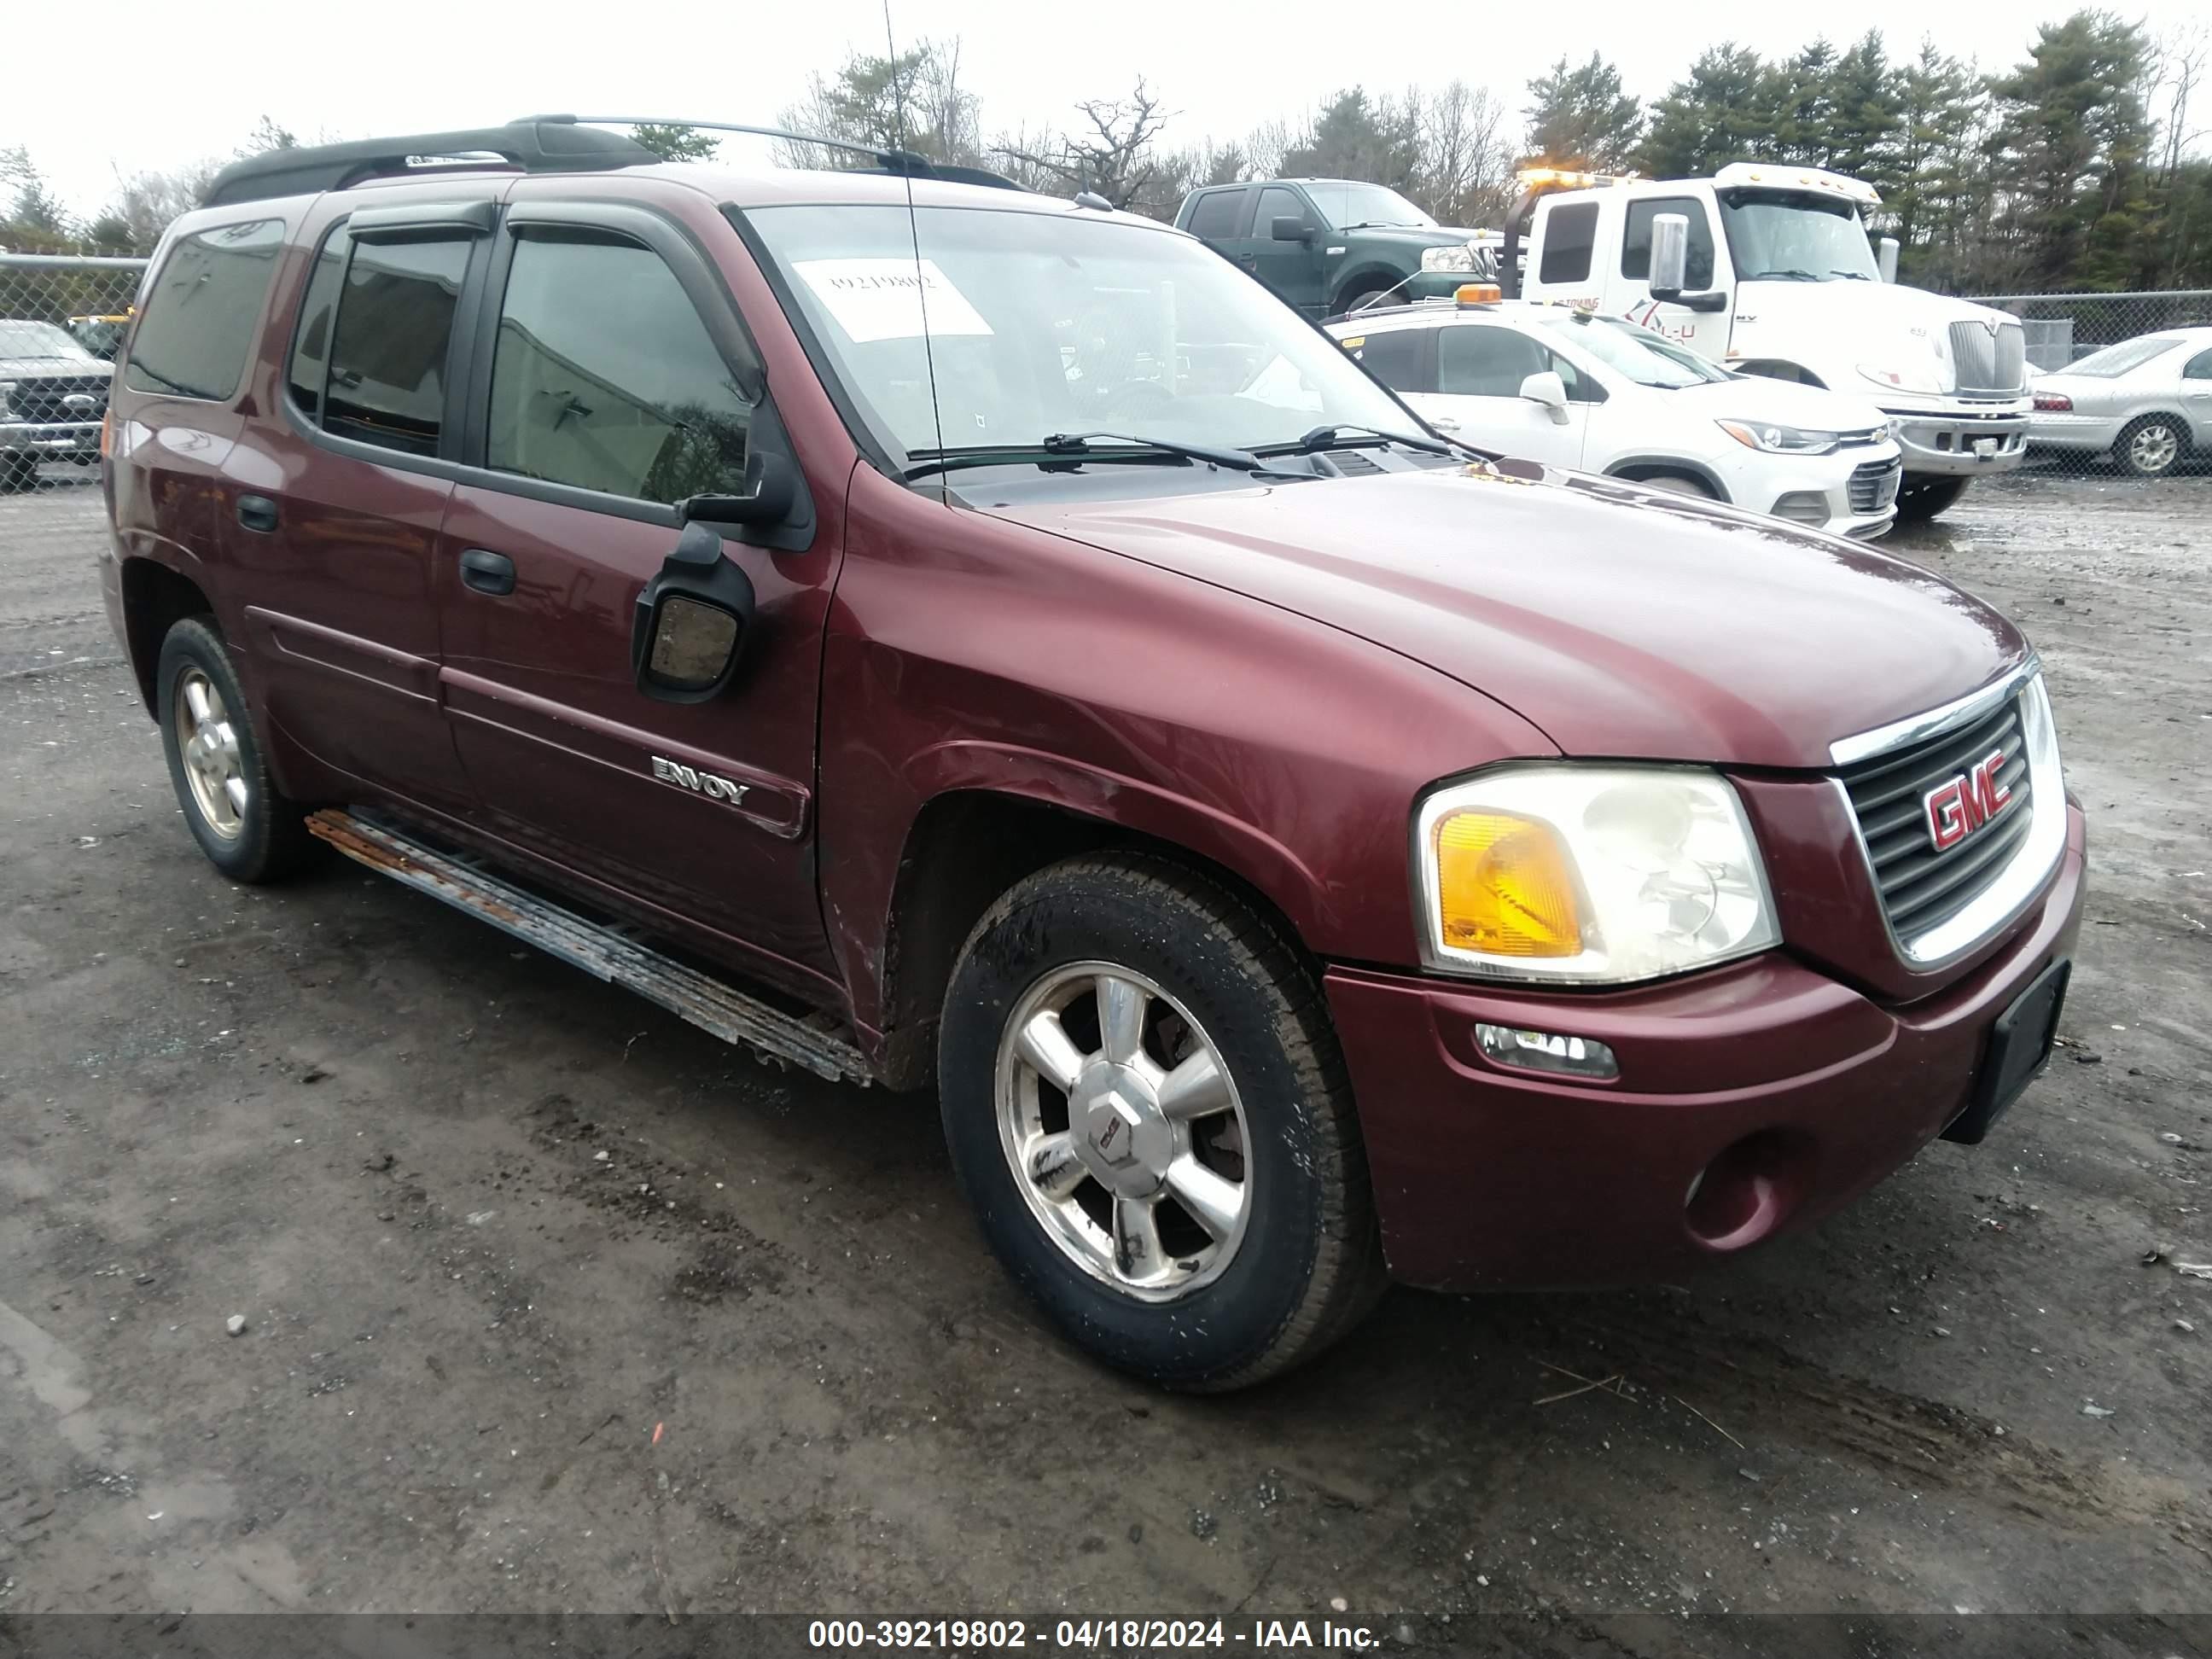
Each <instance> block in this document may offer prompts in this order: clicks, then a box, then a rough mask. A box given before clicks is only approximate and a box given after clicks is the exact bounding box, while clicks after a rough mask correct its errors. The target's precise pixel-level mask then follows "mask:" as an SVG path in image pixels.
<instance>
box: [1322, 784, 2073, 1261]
mask: <svg viewBox="0 0 2212 1659" xmlns="http://www.w3.org/2000/svg"><path fill="white" fill-rule="evenodd" d="M2067 830H2068V845H2067V849H2066V854H2065V856H2064V858H2063V860H2062V862H2061V864H2060V866H2059V870H2058V873H2057V876H2056V878H2054V879H2053V881H2052V884H2051V887H2050V889H2049V890H2047V891H2046V892H2045V896H2044V898H2043V901H2042V902H2041V905H2040V908H2039V909H2037V910H2034V911H2031V912H2030V913H2029V918H2028V920H2027V922H2026V924H2025V925H2024V926H2022V927H2021V931H2020V932H2019V933H2017V934H2016V935H2015V937H2014V939H2012V941H2011V942H2010V943H2009V944H2008V945H2007V946H2006V947H2005V948H2004V949H2003V950H2002V951H1999V952H1998V953H1997V954H1996V956H1995V957H1992V958H1990V960H1989V961H1987V962H1985V963H1982V964H1981V965H1980V966H1979V967H1978V968H1977V969H1975V970H1974V971H1973V972H1972V973H1971V974H1969V975H1966V977H1965V978H1963V979H1961V980H1960V981H1957V982H1956V983H1954V984H1953V985H1951V986H1949V987H1946V988H1945V989H1944V990H1943V991H1942V992H1941V993H1939V994H1936V995H1933V996H1929V997H1926V998H1923V999H1921V1000H1917V1001H1914V1002H1911V1003H1908V1004H1904V1005H1899V1006H1889V1005H1884V1004H1881V1003H1877V1002H1875V1001H1873V1000H1870V999H1869V998H1867V997H1865V996H1863V995H1862V994H1860V993H1858V992H1857V991H1856V990H1853V989H1852V988H1850V987H1848V986H1846V985H1844V984H1842V983H1840V982H1838V981H1836V980H1833V979H1832V978H1830V977H1828V975H1826V974H1824V973H1821V972H1820V971H1819V970H1818V969H1814V968H1812V967H1810V966H1808V965H1807V964H1805V963H1802V962H1799V961H1798V960H1796V958H1794V957H1790V956H1789V955H1787V954H1786V953H1785V952H1784V951H1770V952H1768V953H1767V954H1765V955H1764V956H1760V957H1754V958H1753V959H1751V960H1749V961H1747V962H1741V963H1734V964H1731V965H1729V966H1727V967H1723V968H1717V969H1711V970H1710V971H1708V972H1705V973H1700V974H1694V975H1688V976H1686V977H1684V978H1682V979H1680V980H1675V981H1669V982H1667V983H1664V984H1661V985H1657V986H1650V987H1639V988H1633V989H1629V990H1625V991H1618V992H1607V993H1602V994H1571V993H1564V992H1546V991H1537V990H1520V989H1507V988H1496V987H1486V986H1477V985H1469V984H1461V983H1456V982H1451V983H1448V982H1445V981H1441V980H1437V979H1434V978H1420V977H1416V976H1413V975H1402V974H1384V973H1377V972H1373V971H1370V970H1367V969H1349V968H1337V969H1330V970H1329V972H1328V975H1327V976H1326V979H1325V981H1324V983H1325V987H1326V990H1327V994H1328V1000H1329V1007H1330V1011H1331V1013H1332V1015H1333V1017H1334V1021H1335V1024H1336V1028H1337V1031H1338V1033H1339V1035H1340V1038H1341V1040H1342V1042H1343V1045H1344V1050H1345V1054H1346V1059H1347V1060H1348V1061H1349V1063H1350V1066H1351V1072H1352V1088H1353V1092H1354V1094H1355V1095H1356V1097H1357V1098H1358V1103H1359V1120H1360V1127H1361V1131H1362V1133H1363V1135H1364V1138H1365V1140H1366V1146H1367V1158H1368V1166H1369V1170H1370V1176H1371V1179H1372V1182H1373V1186H1374V1192H1375V1199H1376V1205H1377V1206H1378V1208H1379V1210H1380V1212H1381V1215H1382V1222H1383V1252H1384V1255H1385V1256H1386V1258H1387V1260H1388V1261H1389V1267H1390V1271H1391V1273H1392V1275H1393V1276H1394V1277H1395V1278H1397V1279H1401V1280H1404V1281H1406V1282H1407V1283H1411V1284H1416V1285H1431V1286H1434V1287H1437V1288H1439V1289H1447V1290H1528V1289H1537V1288H1541V1287H1547V1286H1562V1285H1596V1284H1608V1283H1622V1282H1627V1281H1633V1280H1650V1279H1656V1278H1661V1277H1665V1276H1668V1275H1670V1274H1674V1273H1680V1272H1683V1271H1686V1270H1688V1269H1690V1268H1692V1267H1697V1266H1699V1265H1700V1264H1703V1263H1707V1262H1711V1261H1716V1260H1717V1259H1719V1258H1721V1257H1723V1256H1725V1255H1730V1254H1733V1253H1734V1252H1735V1251H1736V1250H1739V1249H1743V1248H1745V1247H1747V1246H1748V1245H1751V1244H1753V1243H1759V1242H1760V1241H1762V1240H1764V1239H1765V1238H1768V1237H1773V1236H1774V1235H1776V1234H1778V1233H1780V1232H1783V1231H1788V1230H1789V1229H1790V1228H1793V1227H1796V1226H1800V1225H1805V1224H1807V1223H1809V1222H1812V1221H1814V1220H1817V1219H1818V1218H1820V1217H1822V1216H1824V1215H1826V1214H1828V1213H1830V1212H1832V1211H1834V1210H1836V1209H1838V1207H1840V1206H1843V1205H1844V1204H1845V1203H1847V1202H1849V1201H1850V1200H1851V1199H1853V1198H1856V1197H1857V1196H1858V1194H1861V1193H1863V1192H1864V1191H1865V1190H1866V1189H1867V1188H1870V1187H1872V1186H1873V1185H1874V1184H1875V1182H1879V1181H1880V1180H1881V1179H1882V1178H1883V1177H1884V1176H1887V1175H1888V1174H1889V1173H1890V1172H1891V1171H1893V1170H1895V1169H1896V1168H1897V1167H1898V1166H1899V1164H1903V1163H1905V1161H1906V1160H1907V1159H1908V1158H1911V1156H1912V1155H1913V1154H1914V1153H1915V1152H1917V1151H1918V1150H1919V1149H1920V1148H1921V1147H1922V1146H1924V1145H1925V1144H1926V1143H1927V1142H1928V1141H1929V1140H1930V1139H1933V1138H1934V1137H1935V1136H1936V1134H1937V1133H1940V1132H1941V1131H1942V1128H1943V1127H1944V1126H1945V1125H1946V1124H1947V1123H1948V1122H1950V1121H1951V1120H1952V1119H1954V1117H1956V1116H1958V1115H1959V1114H1960V1112H1961V1111H1962V1110H1963V1109H1965V1108H1966V1105H1967V1104H1968V1103H1969V1101H1970V1099H1971V1098H1972V1090H1973V1085H1974V1078H1975V1073H1976V1070H1977V1068H1978V1066H1979V1065H1980V1063H1981V1060H1982V1057H1983V1054H1984V1049H1985V1048H1986V1046H1987V1044H1988V1041H1989V1034H1990V1028H1991V1026H1992V1025H1994V1024H1996V1020H1997V1018H1998V1017H1999V1016H2000V1015H2001V1014H2002V1013H2003V1012H2004V1011H2005V1009H2006V1007H2007V1006H2008V1005H2009V1004H2010V1003H2011V1002H2012V1001H2013V1000H2014V998H2015V997H2016V996H2017V995H2018V994H2020V993H2021V990H2022V989H2024V988H2025V987H2027V985H2028V984H2029V982H2030V981H2033V979H2034V978H2035V977H2036V975H2039V973H2041V972H2042V971H2043V969H2045V967H2046V966H2048V965H2049V964H2050V963H2051V962H2053V961H2054V960H2056V959H2057V958H2059V957H2064V956H2067V955H2069V953H2070V952H2071V951H2072V949H2073V945H2074V939H2075V934H2076V933H2077V932H2078V930H2079V928H2080V926H2081V898H2082V891H2083V872H2084V854H2083V829H2082V823H2081V814H2080V812H2079V811H2075V809H2074V808H2072V807H2071V806H2070V805H2069V808H2068V823H2067ZM1479 1020H1480V1021H1489V1022H1491V1023H1493V1024H1504V1025H1510V1026H1516V1027H1535V1028H1537V1029H1540V1030H1550V1031H1559V1032H1565V1033H1568V1034H1571V1035H1573V1036H1583V1037H1595V1038H1597V1039H1598V1040H1600V1041H1601V1042H1606V1043H1608V1044H1610V1045H1611V1046H1612V1048H1613V1051H1614V1053H1615V1054H1617V1055H1618V1056H1619V1059H1620V1078H1619V1079H1617V1080H1616V1081H1614V1082H1611V1083H1603V1084H1600V1083H1587V1082H1578V1081H1574V1080H1570V1079H1561V1078H1555V1077H1546V1076H1541V1075H1537V1074H1534V1073H1528V1072H1523V1071H1516V1070H1511V1069H1508V1068H1505V1067H1502V1066H1497V1065H1495V1064H1493V1063H1492V1062H1491V1061H1490V1060H1486V1058H1485V1057H1484V1056H1483V1055H1482V1054H1481V1052H1480V1048H1478V1047H1477V1045H1476V1042H1475V1039H1474V1026H1475V1024H1476V1022H1477V1021H1479ZM2000 1133H2002V1131H2000ZM1724 1154H1725V1155H1726V1156H1725V1157H1724V1156H1723V1155H1724ZM1739 1185H1740V1186H1741V1187H1742V1188H1743V1189H1744V1190H1743V1192H1742V1193H1741V1194H1736V1193H1735V1192H1734V1191H1733V1188H1734V1187H1735V1186H1739ZM1738 1199H1741V1200H1742V1201H1741V1203H1738V1202H1737V1201H1736V1200H1738Z"/></svg>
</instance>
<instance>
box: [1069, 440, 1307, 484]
mask: <svg viewBox="0 0 2212 1659" xmlns="http://www.w3.org/2000/svg"><path fill="white" fill-rule="evenodd" d="M1100 438H1103V439H1104V440H1106V441H1108V442H1109V443H1117V444H1131V445H1133V446H1135V447H1137V448H1139V449H1149V450H1152V451H1155V452H1157V453H1159V454H1162V455H1180V456H1182V457H1183V458H1184V459H1186V460H1193V461H1204V462H1206V464H1207V465H1210V466H1225V467H1227V468H1228V469H1229V470H1230V471H1232V472H1265V471H1267V463H1266V462H1264V461H1262V460H1261V459H1260V458H1259V457H1258V456H1257V455H1255V454H1253V453H1251V451H1249V450H1246V449H1225V448H1219V447H1216V446H1214V445H1212V444H1187V443H1180V442H1178V441H1176V440H1175V439H1173V438H1144V437H1139V436H1138V435H1137V434H1135V433H1133V432H1048V433H1047V434H1045V435H1044V438H1043V441H1042V442H1041V443H1040V444H1039V446H1038V447H1040V448H1042V450H1043V451H1044V452H1045V453H1047V454H1049V455H1080V456H1083V457H1084V458H1085V459H1088V460H1113V459H1117V452H1115V451H1114V450H1110V449H1107V450H1097V449H1093V448H1092V447H1091V442H1092V441H1093V440H1094V439H1100ZM1278 476H1285V475H1278ZM1296 476H1297V477H1304V476H1305V475H1304V474H1303V473H1300V474H1297V475H1296Z"/></svg>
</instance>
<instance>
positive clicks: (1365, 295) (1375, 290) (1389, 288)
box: [1336, 283, 1411, 316]
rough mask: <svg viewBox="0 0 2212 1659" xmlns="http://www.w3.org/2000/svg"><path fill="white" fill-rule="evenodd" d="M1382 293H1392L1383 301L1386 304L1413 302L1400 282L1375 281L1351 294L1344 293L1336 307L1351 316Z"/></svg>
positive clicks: (1340, 311)
mask: <svg viewBox="0 0 2212 1659" xmlns="http://www.w3.org/2000/svg"><path fill="white" fill-rule="evenodd" d="M1394 290H1395V292H1394ZM1380 294H1389V295H1391V297H1390V298H1389V299H1388V300H1385V301H1383V304H1384V305H1394V306H1395V305H1407V304H1410V303H1411V301H1409V300H1408V299H1407V296H1406V290H1405V289H1403V288H1402V287H1401V286H1400V285H1399V284H1398V283H1371V284H1370V285H1369V286H1368V287H1365V288H1363V289H1356V290H1355V291H1353V292H1352V293H1350V294H1346V295H1342V296H1341V297H1340V298H1339V299H1338V301H1337V302H1336V308H1337V310H1338V312H1339V313H1341V314H1343V315H1346V316H1349V315H1350V314H1351V313H1353V312H1355V311H1357V310H1358V309H1359V308H1360V307H1362V306H1364V305H1365V304H1366V303H1367V302H1368V301H1370V300H1372V299H1374V298H1375V297H1376V295H1380Z"/></svg>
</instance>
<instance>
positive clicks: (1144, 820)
mask: <svg viewBox="0 0 2212 1659" xmlns="http://www.w3.org/2000/svg"><path fill="white" fill-rule="evenodd" d="M904 776H905V781H906V784H907V787H908V788H909V789H910V790H911V791H912V792H913V795H914V799H915V800H916V801H917V802H919V803H921V804H922V805H927V803H928V802H929V801H931V800H933V799H935V798H937V797H939V796H941V795H945V794H948V793H953V792H955V791H967V790H976V791H981V792H984V793H989V794H994V795H1001V796H1012V797H1013V798H1015V799H1021V800H1026V801H1031V802H1034V803H1036V805H1040V806H1048V807H1052V808H1054V809H1056V810H1058V811H1063V812H1069V813H1073V814H1074V815H1075V816H1076V817H1084V818H1091V819H1094V820H1096V821H1097V822H1098V823H1109V824H1112V825H1115V827H1117V828H1120V829H1129V830H1133V831H1134V832H1135V833H1137V834H1139V835H1140V836H1148V837H1150V838H1151V839H1152V840H1154V841H1159V842H1169V843H1170V844H1172V845H1174V846H1176V847H1180V848H1183V849H1185V850H1186V851H1188V852H1190V853H1194V854H1197V855H1198V856H1199V857H1200V858H1203V859H1206V860H1209V861H1211V862H1212V863H1214V864H1218V865H1219V866H1222V867H1223V868H1224V869H1226V870H1230V871H1232V872H1235V873H1236V874H1237V876H1238V877H1240V878H1243V880H1244V881H1246V882H1249V884H1251V885H1252V886H1254V887H1255V888H1257V889H1258V890H1260V891H1261V893H1263V894H1265V895H1266V896H1267V899H1268V900H1269V902H1272V903H1273V905H1274V906H1275V908H1277V909H1278V910H1279V911H1281V912H1282V913H1283V915H1284V917H1285V919H1286V920H1287V921H1289V922H1290V924H1291V927H1294V928H1296V929H1297V932H1298V933H1299V936H1300V937H1301V938H1307V939H1310V938H1312V937H1314V936H1315V935H1316V933H1322V932H1325V931H1326V929H1327V927H1328V912H1329V911H1330V910H1331V909H1332V908H1333V907H1332V906H1331V904H1330V902H1329V900H1328V896H1327V893H1326V891H1325V884H1324V883H1323V882H1322V879H1321V878H1320V877H1319V876H1318V875H1316V872H1314V870H1313V869H1312V868H1311V867H1310V866H1309V865H1308V864H1307V863H1306V862H1305V861H1304V860H1303V859H1301V858H1300V857H1299V856H1298V855H1297V854H1296V853H1294V852H1293V851H1291V848H1288V847H1285V845H1283V843H1282V842H1279V841H1277V840H1276V839H1275V838H1274V837H1273V836H1270V835H1269V834H1267V832H1266V831H1265V830H1263V829H1258V828H1256V827H1255V826H1254V825H1253V824H1250V823H1246V822H1244V821H1243V819H1241V818H1238V817H1234V816H1233V815H1231V813H1229V812H1226V811H1223V810H1221V809H1220V808H1218V807H1216V806H1212V805H1208V804H1206V802H1204V801H1200V800H1194V799H1191V798H1190V797H1189V796H1188V795H1186V794H1183V793H1179V792H1177V791H1175V790H1171V789H1167V788H1163V787H1160V786H1159V785H1158V784H1154V783H1150V782H1147V781H1145V780H1143V779H1140V778H1133V777H1129V776H1126V775H1122V774H1121V773H1118V772H1114V771H1110V770H1109V769H1106V768H1103V767H1101V766H1096V765H1091V764H1088V763H1085V762H1082V761H1078V760H1073V759H1071V758H1069V757H1066V756H1064V755H1056V754H1050V753H1047V752H1046V751H1044V750H1037V749H1028V748H1023V747H1020V746H1018V745H1016V744H1008V743H1004V742H999V741H995V740H992V739H988V738H970V739H963V740H958V741H954V742H949V743H943V744H937V745H935V746H933V747H932V748H929V749H926V750H922V751H921V753H919V754H917V755H915V756H914V757H912V759H910V760H909V761H908V763H907V766H906V769H905V774H904ZM917 816H918V814H917Z"/></svg>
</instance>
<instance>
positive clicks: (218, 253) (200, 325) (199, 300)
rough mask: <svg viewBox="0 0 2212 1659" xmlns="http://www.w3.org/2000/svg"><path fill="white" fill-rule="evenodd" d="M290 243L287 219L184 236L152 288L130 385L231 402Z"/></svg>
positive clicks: (129, 368)
mask: <svg viewBox="0 0 2212 1659" xmlns="http://www.w3.org/2000/svg"><path fill="white" fill-rule="evenodd" d="M283 246H284V222H283V220H281V219H252V220H248V221H246V222H245V223H243V224H235V225H219V226H217V227H216V228H214V229H212V230H202V231H195V232H194V233H193V234H191V235H190V236H186V237H183V238H181V239H179V241H178V243H177V245H176V246H174V247H173V248H171V249H170V250H169V257H168V258H167V259H166V260H164V261H163V262H162V264H161V274H160V275H159V276H156V277H155V279H154V284H153V286H152V287H151V288H149V289H147V291H146V311H145V315H144V316H143V317H141V318H140V319H138V332H137V337H136V338H134V339H133V340H132V342H131V359H130V361H129V362H126V363H125V365H124V366H123V381H124V384H125V386H132V387H135V388H136V389H137V390H138V391H140V392H167V393H168V394H170V395H172V396H174V397H179V398H208V399H210V400H211V401H214V402H216V403H223V402H227V401H228V400H229V398H231V397H233V396H234V394H235V393H236V392H237V391H238V383H239V381H240V379H242V378H243V377H244V375H245V373H246V347H247V346H248V345H250V344H251V343H252V339H253V325H254V324H255V323H256V322H258V320H259V319H260V316H261V307H262V304H263V302H264V301H265V300H266V299H267V298H268V296H269V279H270V276H273V275H274V274H275V273H276V256H277V254H278V253H279V252H282V251H283Z"/></svg>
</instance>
